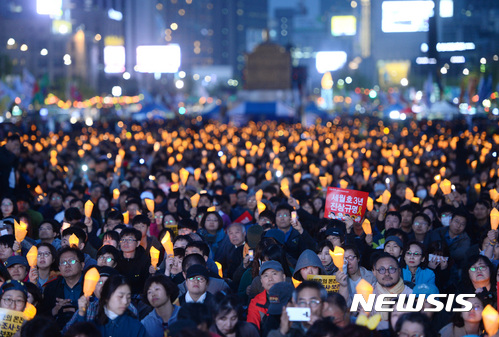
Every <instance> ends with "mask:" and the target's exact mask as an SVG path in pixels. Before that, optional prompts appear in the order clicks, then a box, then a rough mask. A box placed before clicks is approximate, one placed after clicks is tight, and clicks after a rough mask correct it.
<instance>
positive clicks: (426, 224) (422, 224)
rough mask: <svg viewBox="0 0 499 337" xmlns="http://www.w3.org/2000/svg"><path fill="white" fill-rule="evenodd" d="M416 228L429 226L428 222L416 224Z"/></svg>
mask: <svg viewBox="0 0 499 337" xmlns="http://www.w3.org/2000/svg"><path fill="white" fill-rule="evenodd" d="M414 226H428V223H427V222H415V223H414Z"/></svg>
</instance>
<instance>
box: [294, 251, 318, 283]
mask: <svg viewBox="0 0 499 337" xmlns="http://www.w3.org/2000/svg"><path fill="white" fill-rule="evenodd" d="M306 267H317V268H319V270H320V274H321V275H326V271H325V269H324V266H323V265H322V262H321V260H320V259H319V257H318V256H317V254H316V253H315V252H314V251H313V250H310V249H307V250H305V251H304V252H303V253H301V255H300V257H299V258H298V261H297V262H296V267H295V272H294V274H293V277H294V279H295V280H298V281H304V280H303V278H302V277H301V274H300V269H303V268H306Z"/></svg>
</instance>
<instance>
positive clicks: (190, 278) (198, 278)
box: [188, 276, 206, 283]
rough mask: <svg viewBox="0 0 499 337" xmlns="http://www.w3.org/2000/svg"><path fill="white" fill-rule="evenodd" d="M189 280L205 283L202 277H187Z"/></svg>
mask: <svg viewBox="0 0 499 337" xmlns="http://www.w3.org/2000/svg"><path fill="white" fill-rule="evenodd" d="M188 280H189V281H191V282H199V283H205V282H206V279H205V278H204V277H200V276H196V277H189V278H188Z"/></svg>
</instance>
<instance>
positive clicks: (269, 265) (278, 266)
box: [260, 261, 284, 276]
mask: <svg viewBox="0 0 499 337" xmlns="http://www.w3.org/2000/svg"><path fill="white" fill-rule="evenodd" d="M267 269H274V270H277V271H280V272H284V269H282V266H281V264H280V263H279V262H277V261H265V262H264V263H262V265H261V266H260V276H262V274H263V272H264V271H266V270H267Z"/></svg>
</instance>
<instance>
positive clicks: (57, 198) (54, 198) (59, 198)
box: [50, 197, 62, 200]
mask: <svg viewBox="0 0 499 337" xmlns="http://www.w3.org/2000/svg"><path fill="white" fill-rule="evenodd" d="M61 199H62V198H61V197H52V198H50V200H61Z"/></svg>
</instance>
